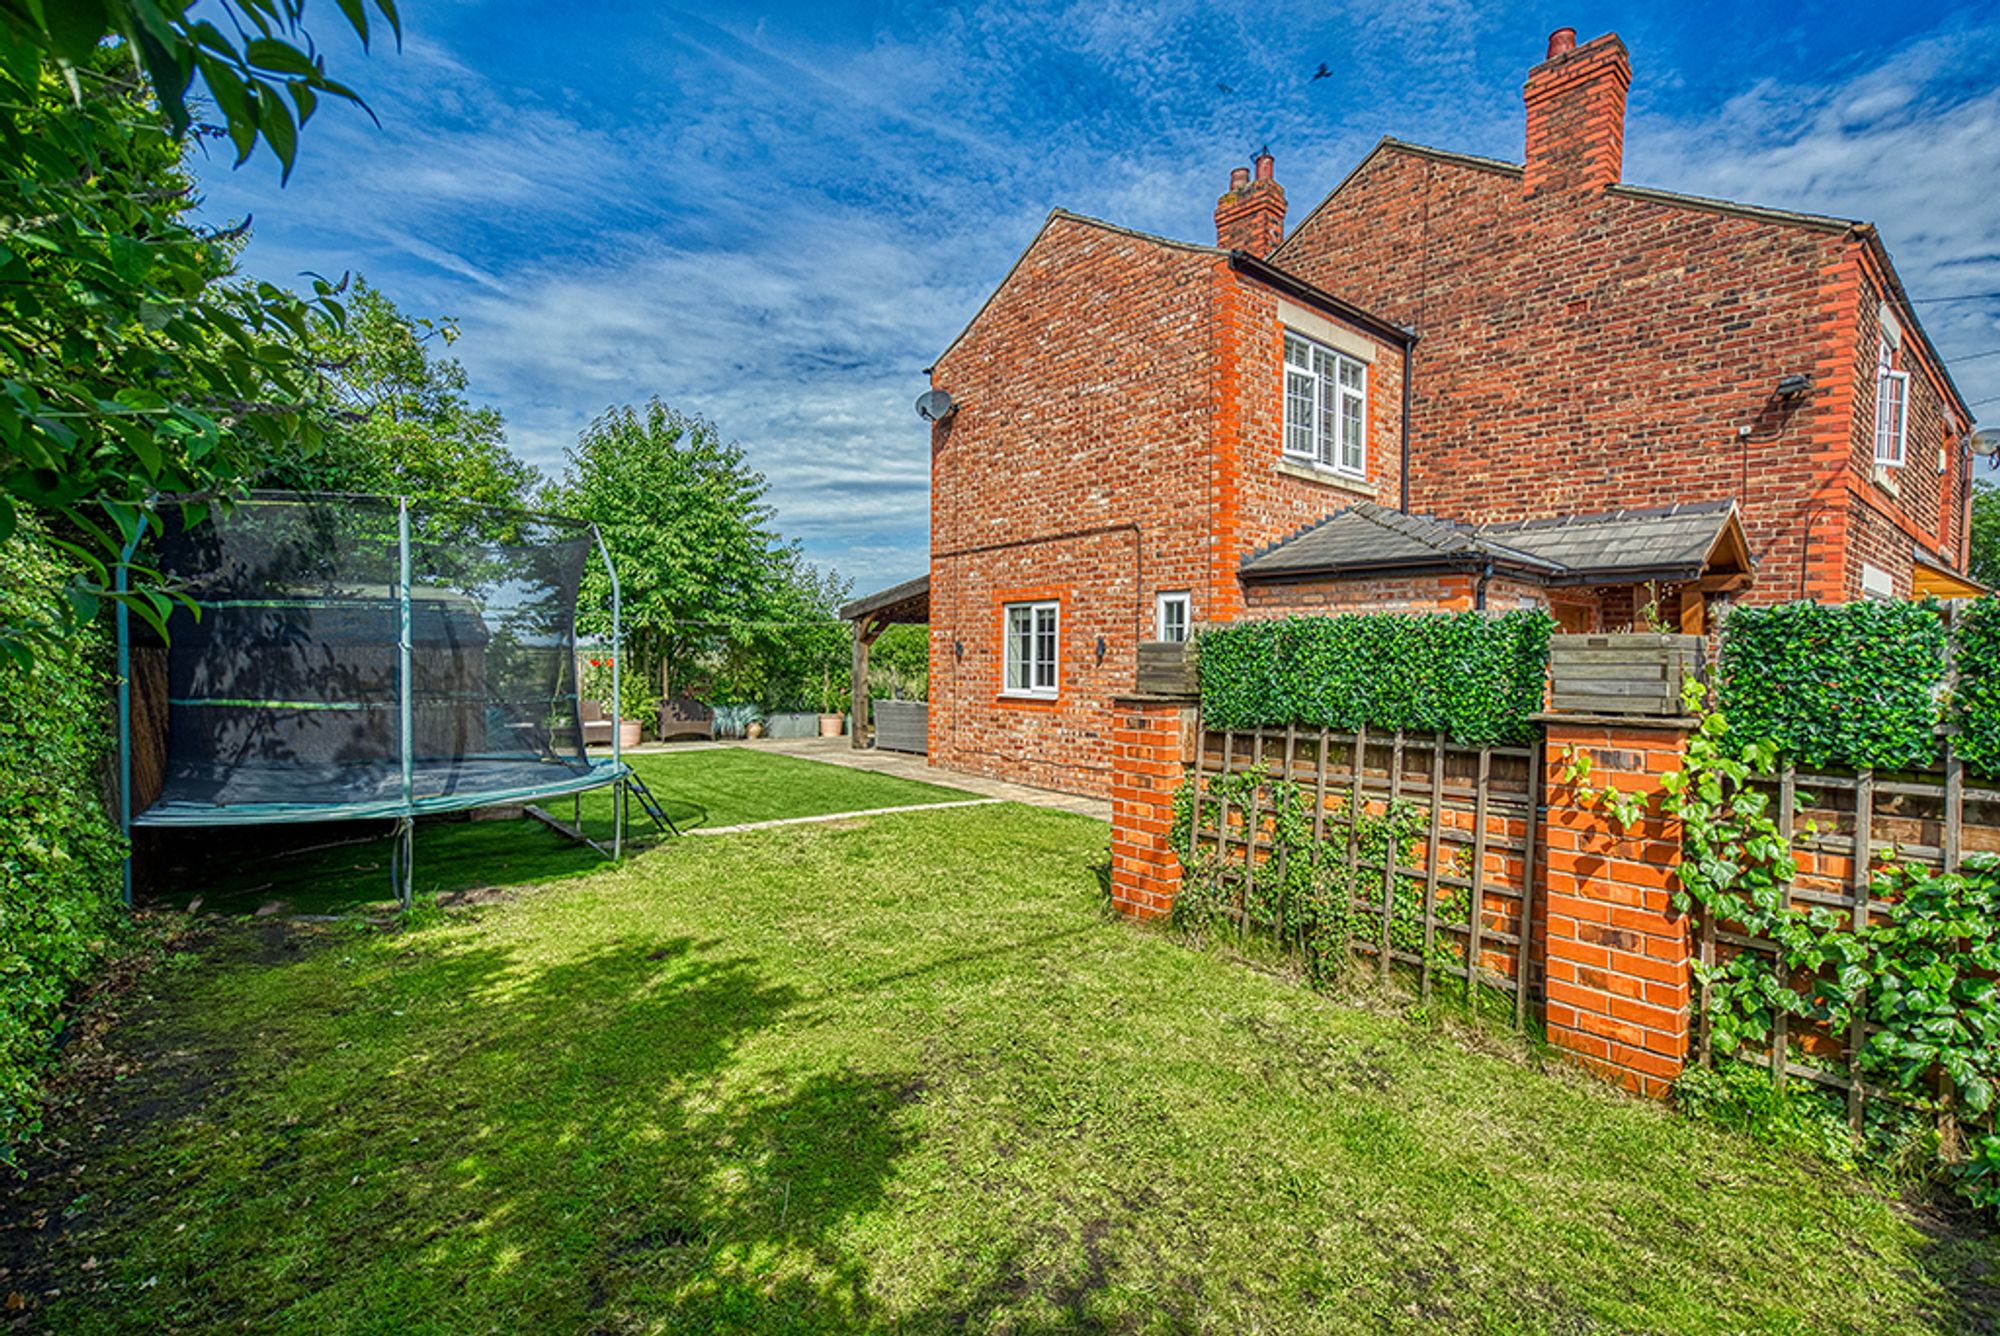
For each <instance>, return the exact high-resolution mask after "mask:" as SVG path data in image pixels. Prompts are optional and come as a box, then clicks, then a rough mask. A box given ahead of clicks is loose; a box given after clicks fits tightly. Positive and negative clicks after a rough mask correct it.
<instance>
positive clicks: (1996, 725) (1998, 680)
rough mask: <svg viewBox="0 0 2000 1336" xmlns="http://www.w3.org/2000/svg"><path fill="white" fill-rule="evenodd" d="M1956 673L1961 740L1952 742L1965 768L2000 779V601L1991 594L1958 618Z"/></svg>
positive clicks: (1955, 697) (1956, 711) (1955, 702)
mask: <svg viewBox="0 0 2000 1336" xmlns="http://www.w3.org/2000/svg"><path fill="white" fill-rule="evenodd" d="M1955 630H1956V638H1957V644H1956V645H1955V646H1954V647H1953V651H1952V653H1953V658H1952V668H1953V671H1954V672H1955V674H1956V675H1957V678H1958V683H1957V686H1956V688H1955V689H1954V691H1953V696H1952V706H1953V709H1952V716H1953V721H1954V722H1955V723H1957V725H1958V737H1957V739H1956V741H1955V742H1954V743H1953V746H1954V747H1955V748H1956V749H1957V751H1958V755H1959V759H1961V760H1963V761H1964V762H1965V764H1966V768H1968V769H1970V770H1972V771H1973V772H1974V773H1976V774H1979V775H1981V776H1984V777H1985V778H1987V779H2000V599H1995V598H1994V597H1993V596H1992V595H1990V594H1989V595H1987V596H1986V597H1985V598H1982V599H1980V600H1979V601H1978V602H1976V603H1973V604H1971V605H1970V606H1968V607H1966V608H1965V609H1964V610H1963V611H1961V612H1960V613H1959V616H1958V625H1957V627H1956V628H1955Z"/></svg>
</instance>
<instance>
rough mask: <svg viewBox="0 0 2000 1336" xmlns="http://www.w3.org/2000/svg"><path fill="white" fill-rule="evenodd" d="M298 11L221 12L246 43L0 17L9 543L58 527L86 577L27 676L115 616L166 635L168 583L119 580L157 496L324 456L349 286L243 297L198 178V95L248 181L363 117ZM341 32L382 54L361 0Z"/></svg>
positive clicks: (4, 462) (11, 652) (134, 1)
mask: <svg viewBox="0 0 2000 1336" xmlns="http://www.w3.org/2000/svg"><path fill="white" fill-rule="evenodd" d="M377 8H378V10H379V11H380V12H381V13H382V14H383V16H384V17H386V18H387V19H388V20H389V21H390V23H391V26H394V22H395V18H394V14H395V11H394V8H393V6H391V5H389V4H387V3H385V2H384V0H377ZM301 10H302V0H223V3H221V4H219V5H218V6H216V7H214V11H213V12H216V13H218V14H219V15H220V16H221V17H223V18H224V19H226V20H230V21H233V26H234V28H235V30H236V33H237V36H236V38H234V39H232V38H231V37H229V36H227V35H225V34H224V33H223V32H222V31H221V30H220V29H219V28H218V27H217V26H216V24H215V23H214V22H212V21H210V20H209V19H208V18H206V17H202V16H199V15H196V14H194V13H190V12H188V11H187V10H186V9H185V8H184V7H183V6H181V5H179V4H175V3H159V2H157V0H91V2H90V3H75V2H74V0H66V2H65V3H59V4H47V3H32V4H29V3H8V4H5V5H0V102H4V103H5V104H6V115H5V116H4V118H0V220H4V222H0V234H4V236H3V237H0V538H4V537H5V536H6V535H7V534H8V533H9V532H11V531H12V529H13V526H14V522H15V515H16V513H17V512H18V511H20V510H22V509H28V510H32V511H39V512H42V513H44V514H46V515H48V516H50V517H52V518H55V519H57V520H59V522H60V523H59V525H57V526H52V527H49V528H45V529H43V530H41V534H42V538H41V541H43V542H45V543H48V544H54V545H59V546H61V547H62V549H63V550H64V553H65V556H64V558H63V560H64V564H65V565H72V564H73V565H76V566H78V567H80V569H78V570H77V571H76V572H75V573H74V574H73V575H72V576H71V577H70V579H69V580H68V581H67V582H66V584H65V585H64V586H63V588H62V590H61V596H51V597H50V598H49V599H48V600H47V602H46V603H45V604H44V605H42V606H39V607H36V606H30V605H20V604H16V605H14V607H13V610H12V611H11V612H10V613H9V615H8V616H7V617H6V619H5V620H4V621H0V651H4V652H6V653H7V654H8V656H9V657H12V658H14V659H16V660H17V661H18V660H20V659H22V658H24V657H26V656H27V655H28V654H30V653H32V652H33V651H34V649H35V648H36V647H38V646H41V645H44V644H46V643H47V642H49V641H50V640H52V639H55V638H59V637H60V636H62V635H64V634H66V633H67V632H68V631H70V630H71V629H73V628H74V626H75V625H76V624H77V623H79V622H82V621H88V620H89V619H90V617H91V616H92V615H93V614H94V612H95V611H96V609H97V607H98V606H99V604H100V603H102V602H103V601H104V600H106V599H108V598H114V597H123V598H124V599H125V601H126V602H127V603H128V605H129V606H130V607H131V608H132V610H133V611H134V612H135V613H137V614H138V615H140V616H141V617H143V618H145V619H147V620H148V621H151V622H154V623H156V624H158V623H160V622H161V621H162V620H163V618H164V616H165V614H166V612H167V610H168V608H169V606H170V604H169V602H168V600H167V597H166V595H165V594H164V593H163V592H162V591H161V590H160V588H159V587H158V582H157V580H156V579H154V578H153V577H152V575H151V573H150V572H146V571H143V570H141V571H137V572H135V578H134V582H133V584H134V591H133V592H132V593H131V594H129V595H118V594H116V593H114V590H113V588H112V585H113V580H112V578H111V575H110V572H109V569H108V568H109V567H110V566H111V565H112V564H114V563H115V562H116V561H117V560H118V558H119V555H120V553H121V552H122V550H123V548H124V546H125V544H126V543H127V542H128V541H130V539H131V538H132V537H133V535H134V534H135V533H137V531H138V529H139V526H140V523H141V521H142V518H143V517H144V516H145V514H146V513H147V512H148V511H149V510H150V509H151V507H152V505H153V498H154V496H155V495H156V494H159V493H163V492H164V493H181V494H191V495H193V496H195V497H197V498H200V499H212V498H217V497H226V496H228V495H229V494H231V492H232V491H233V490H234V489H236V488H237V487H239V486H240V485H241V484H242V483H243V482H245V481H246V480H248V479H249V478H251V477H253V476H255V475H256V473H257V472H258V470H259V467H260V465H261V461H262V460H263V459H264V458H265V457H266V456H268V455H269V454H271V453H272V452H274V451H276V450H278V449H280V448H290V449H296V450H300V451H304V452H307V453H310V452H311V451H313V450H315V449H317V448H318V445H319V425H318V419H317V417H316V415H315V414H313V413H311V412H309V411H307V408H308V405H309V403H310V401H311V399H312V397H313V394H314V385H313V377H312V375H311V368H310V366H309V364H308V360H307V358H306V356H305V354H304V352H303V346H304V341H305V339H306V338H307V335H308V332H309V329H310V327H311V325H312V324H313V323H314V322H315V321H332V322H337V321H338V320H339V318H340V316H341V307H340V304H339V302H338V300H337V296H338V291H337V285H333V284H328V283H325V282H322V281H319V280H315V281H314V299H313V301H312V302H311V303H306V302H301V301H300V300H299V299H297V298H296V297H294V296H293V295H292V294H291V293H289V292H285V291H283V290H281V289H279V288H276V287H274V286H272V285H270V284H265V283H251V282H248V281H244V280H241V279H239V278H237V277H236V276H235V273H234V260H235V248H236V236H235V235H217V234H214V233H212V232H209V231H206V230H203V229H201V228H198V227H196V226H195V225H194V224H193V220H192V217H191V215H192V210H193V206H194V195H193V187H192V184H191V182H190V181H189V180H188V178H187V176H186V175H185V173H184V172H183V171H182V170H181V154H182V151H183V148H184V137H185V136H186V135H188V134H189V133H190V130H191V125H190V120H189V116H188V111H187V98H188V96H189V94H190V91H191V90H192V89H193V88H194V87H195V86H196V83H197V81H198V82H199V84H200V86H201V87H202V88H203V89H204V90H205V91H206V92H207V94H208V96H209V98H210V99H211V100H212V102H213V104H214V109H215V113H216V115H217V116H218V117H219V118H220V120H221V121H222V123H223V127H224V132H225V133H227V135H228V136H229V137H230V139H231V141H232V142H233V143H234V144H235V146H236V149H237V151H238V155H239V160H240V159H241V157H243V156H247V155H248V154H249V153H250V151H251V150H252V149H254V147H255V146H256V144H257V143H259V142H262V143H265V144H266V145H268V146H269V147H270V148H271V149H272V151H273V152H274V153H275V154H276V155H277V157H278V159H279V161H280V163H281V165H282V166H283V167H284V169H285V170H287V171H289V170H290V167H291V164H292V162H293V160H294V156H295V154H296V151H297V139H298V131H299V128H300V127H301V126H302V125H303V124H304V123H305V121H306V119H307V118H308V117H309V116H310V115H311V114H312V111H313V109H314V107H315V106H316V105H317V102H318V99H319V98H320V97H322V96H326V95H331V96H334V97H338V98H344V99H349V100H352V99H353V94H352V93H351V92H350V91H349V90H348V89H346V88H345V87H344V86H342V85H340V84H339V83H337V82H335V81H334V80H332V79H330V78H329V77H328V76H327V75H326V72H325V70H324V68H323V66H322V63H321V62H320V60H319V59H318V57H317V56H314V55H311V54H309V51H310V46H311V43H310V41H309V40H308V39H307V38H306V36H305V34H304V32H303V31H302V30H301V29H300V27H299V19H300V14H301ZM341 12H342V15H343V18H344V20H345V22H346V23H347V24H348V25H349V26H351V27H353V28H355V29H356V30H357V31H359V32H361V33H363V34H364V36H365V34H366V31H367V26H368V20H367V14H366V11H365V9H364V8H363V6H362V4H361V2H360V0H344V2H343V3H342V5H341ZM107 37H110V38H116V39H117V44H116V45H100V43H101V42H102V41H103V40H104V39H105V38H107ZM300 42H305V44H306V47H307V50H301V49H300V47H299V45H298V43H300ZM149 85H150V86H149Z"/></svg>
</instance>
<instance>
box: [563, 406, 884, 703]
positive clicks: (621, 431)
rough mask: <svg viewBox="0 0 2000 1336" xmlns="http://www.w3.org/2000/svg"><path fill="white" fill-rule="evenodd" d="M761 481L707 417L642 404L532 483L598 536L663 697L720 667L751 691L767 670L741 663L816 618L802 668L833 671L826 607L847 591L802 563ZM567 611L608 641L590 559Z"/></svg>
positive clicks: (602, 583) (645, 668)
mask: <svg viewBox="0 0 2000 1336" xmlns="http://www.w3.org/2000/svg"><path fill="white" fill-rule="evenodd" d="M767 490H768V484H766V483H765V481H764V475H763V474H761V473H758V472H757V471H755V470H754V469H752V468H751V467H750V466H749V465H748V464H747V463H746V462H745V460H744V454H743V448H742V447H741V446H738V445H733V444H730V443H728V442H725V441H724V440H723V439H722V438H721V436H720V435H719V434H718V433H717V431H716V429H715V425H714V424H713V423H711V422H709V421H707V420H706V419H703V418H699V417H693V416H690V415H688V414H685V413H681V412H677V411H676V410H674V409H671V408H669V407H667V406H666V405H665V404H663V403H661V402H660V401H659V400H657V399H654V400H651V401H649V402H648V403H647V404H645V405H644V406H643V407H642V408H636V409H635V408H631V407H625V408H616V409H613V410H611V411H610V412H608V413H606V414H604V415H603V416H602V417H600V418H598V419H597V420H596V421H595V422H592V423H591V424H590V426H589V427H588V428H587V429H586V430H585V431H584V433H583V436H582V438H581V439H580V440H579V441H578V442H577V444H576V445H575V446H574V447H573V448H572V449H571V450H570V452H569V469H568V471H567V473H566V474H565V476H564V477H563V479H562V481H561V482H560V483H557V484H555V485H554V486H552V487H550V488H548V489H546V490H545V491H544V493H543V497H542V502H541V504H542V507H543V508H544V509H547V510H553V511H559V512H561V513H563V514H567V515H574V516H577V517H578V518H581V519H587V520H591V521H593V522H594V523H596V525H597V526H598V528H599V530H600V531H601V532H602V533H603V535H604V542H605V545H606V546H607V547H609V548H610V549H611V557H612V560H613V561H614V562H616V563H617V566H618V581H619V585H620V587H621V592H622V594H623V599H624V632H625V644H626V650H627V653H628V655H629V658H628V659H627V663H628V664H630V665H632V666H633V668H634V669H635V673H636V675H642V676H645V677H647V678H648V679H650V680H652V681H654V682H656V683H658V684H659V687H660V690H661V693H662V694H663V695H674V694H677V693H678V692H679V690H681V689H682V688H683V687H687V686H690V685H693V684H696V683H698V682H700V681H702V680H703V679H704V678H705V677H712V676H713V675H714V674H715V673H716V672H718V670H719V671H720V672H721V673H722V674H724V675H725V676H727V675H729V674H732V673H734V674H736V675H737V676H736V678H734V679H733V680H732V685H733V686H734V687H736V688H738V689H741V690H744V691H749V692H752V693H754V694H753V698H754V695H761V694H762V693H763V690H764V688H765V687H766V686H768V685H769V682H768V680H767V677H766V676H764V675H760V676H758V677H757V678H756V679H755V680H754V681H750V682H748V683H747V684H746V683H745V682H744V681H743V678H745V677H747V676H748V671H747V670H746V668H745V666H744V663H743V659H744V658H745V657H747V656H748V655H749V654H750V653H751V652H752V651H754V650H756V649H758V648H759V647H765V648H768V646H769V645H770V643H771V641H772V640H773V639H775V638H776V637H775V636H774V634H773V633H775V632H779V631H796V630H799V629H801V628H800V627H799V626H798V625H797V623H799V622H817V623H818V624H819V627H820V637H819V641H820V642H821V643H816V644H815V646H814V649H813V651H812V653H811V654H809V655H806V656H805V658H806V662H807V664H808V665H809V667H820V666H827V667H828V671H829V672H830V671H831V667H830V657H829V656H831V655H832V654H833V653H834V651H833V649H832V645H833V640H834V637H835V636H837V635H839V634H841V633H842V632H843V631H844V627H841V626H840V625H838V624H837V623H835V622H834V621H833V613H832V608H831V606H830V605H831V604H832V603H834V602H837V601H838V599H839V597H840V596H841V594H842V593H843V592H844V589H845V586H844V585H842V584H840V583H839V581H838V580H837V578H836V577H821V576H819V575H818V574H817V573H816V572H814V571H812V569H811V568H810V567H809V566H807V565H806V564H805V562H804V559H803V558H802V557H801V555H800V553H799V550H798V548H797V546H796V545H795V544H790V543H786V542H784V541H783V540H782V539H781V538H780V537H779V536H778V534H777V531H776V530H775V529H774V528H773V527H772V523H771V520H772V513H771V508H770V506H769V505H768V504H766V503H765V500H764V494H765V492H766V491H767ZM579 607H580V611H579V615H578V619H577V620H578V624H579V629H580V630H581V631H583V632H584V633H585V634H588V635H593V636H596V637H598V638H600V639H606V638H608V637H609V635H610V631H611V613H610V608H611V591H610V587H609V584H608V583H607V581H606V578H605V576H604V573H603V571H602V569H601V568H599V567H596V566H594V565H593V567H592V568H591V569H590V570H589V571H588V572H587V573H586V575H585V578H584V587H583V596H582V599H581V601H580V605H579ZM732 654H735V655H737V656H738V658H737V660H736V662H734V663H732V662H731V661H730V659H729V656H730V655H732ZM793 667H794V668H796V665H793ZM841 671H842V672H843V673H844V671H845V667H844V665H843V666H842V670H841ZM760 672H761V670H760ZM843 680H844V678H843Z"/></svg>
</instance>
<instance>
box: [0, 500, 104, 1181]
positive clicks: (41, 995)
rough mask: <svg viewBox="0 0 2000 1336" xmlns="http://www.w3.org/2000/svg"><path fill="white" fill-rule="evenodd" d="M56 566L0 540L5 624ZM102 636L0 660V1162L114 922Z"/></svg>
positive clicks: (28, 1119)
mask: <svg viewBox="0 0 2000 1336" xmlns="http://www.w3.org/2000/svg"><path fill="white" fill-rule="evenodd" d="M62 580H63V572H62V571H61V569H60V568H59V567H58V566H57V565H56V564H55V563H54V562H53V561H52V560H51V559H50V557H49V556H48V552H47V549H46V548H45V547H43V546H42V545H41V544H40V543H38V542H36V541H34V540H33V538H32V537H31V535H30V534H29V533H28V532H27V531H26V530H25V529H24V530H23V531H22V532H19V533H16V534H15V535H14V537H12V538H11V539H8V540H7V541H5V542H0V621H5V620H10V619H13V618H15V617H19V618H21V619H23V620H27V619H32V618H34V617H36V616H38V615H40V614H41V613H42V611H43V610H44V609H45V608H47V606H48V604H49V602H50V601H51V600H52V599H53V598H54V597H55V596H56V591H57V589H58V588H59V586H60V584H61V582H62ZM103 659H104V644H103V640H102V638H101V637H99V636H97V635H95V634H80V635H77V636H73V637H70V638H68V639H65V640H59V641H57V642H55V643H54V644H52V645H43V646H40V647H38V649H37V652H36V657H35V659H34V661H33V663H32V664H31V665H30V666H29V667H26V668H23V667H21V666H19V665H18V664H16V663H15V662H14V661H13V660H12V659H11V658H6V657H0V1159H4V1158H6V1156H7V1148H8V1147H9V1146H11V1145H13V1144H14V1143H15V1142H17V1141H18V1140H19V1139H20V1137H21V1136H22V1135H24V1134H26V1133H28V1132H31V1131H32V1130H33V1128H34V1125H35V1083H36V1078H37V1076H38V1074H39V1073H40V1071H41V1068H42V1066H43V1065H44V1063H45V1062H46V1060H47V1058H48V1054H49V1047H50V1044H51V1042H52V1041H53V1039H54V1038H55V1034H56V1031H57V1029H58V1028H59V1027H60V1025H61V1023H62V1019H63V1006H64V1003H65V1002H66V1001H67V1000H68V998H69V995H70V990H71V989H72V987H73V986H74V985H75V984H76V982H77V980H78V979H79V978H81V977H82V975H83V974H84V973H85V972H86V971H87V970H89V969H90V968H91V966H92V965H94V964H95V963H96V962H97V960H98V958H99V957H100V956H101V954H102V952H103V949H104V946H105V938H106V934H107V932H108V931H109V929H110V927H111V925H112V923H113V922H114V920H115V905H116V903H117V894H118V888H119V877H120V866H119V864H120V860H121V859H122V858H123V857H124V843H123V841H122V839H121V838H120V836H119V834H118V827H117V823H116V822H115V821H114V820H113V819H112V817H111V815H110V814H109V813H108V812H106V811H105V806H104V785H103V774H104V772H103V770H102V768H101V767H102V765H103V762H104V758H105V757H106V756H107V755H108V754H109V752H110V749H111V746H112V727H111V713H110V709H109V703H110V695H109V690H108V686H107V683H106V681H105V676H104V672H103Z"/></svg>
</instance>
